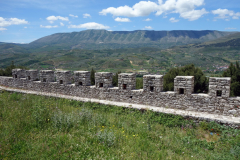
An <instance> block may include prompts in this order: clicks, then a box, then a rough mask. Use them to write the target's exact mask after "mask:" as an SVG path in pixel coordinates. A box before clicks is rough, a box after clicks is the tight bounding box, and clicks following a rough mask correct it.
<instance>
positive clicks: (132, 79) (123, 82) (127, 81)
mask: <svg viewBox="0 0 240 160" xmlns="http://www.w3.org/2000/svg"><path fill="white" fill-rule="evenodd" d="M118 88H119V89H120V90H132V89H136V74H135V73H120V74H118Z"/></svg>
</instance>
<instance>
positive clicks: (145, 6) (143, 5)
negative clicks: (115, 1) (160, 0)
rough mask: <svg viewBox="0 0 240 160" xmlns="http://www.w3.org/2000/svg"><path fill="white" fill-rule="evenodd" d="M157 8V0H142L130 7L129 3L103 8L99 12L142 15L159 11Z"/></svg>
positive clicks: (132, 15) (116, 14)
mask: <svg viewBox="0 0 240 160" xmlns="http://www.w3.org/2000/svg"><path fill="white" fill-rule="evenodd" d="M157 9H158V5H157V4H156V3H155V2H151V1H140V2H138V3H136V4H135V5H133V7H129V6H127V5H125V6H120V7H117V8H114V7H109V8H107V9H103V10H102V11H101V12H99V14H100V15H107V14H108V13H110V14H112V15H114V16H126V17H140V16H148V15H149V14H150V13H152V12H154V11H157Z"/></svg>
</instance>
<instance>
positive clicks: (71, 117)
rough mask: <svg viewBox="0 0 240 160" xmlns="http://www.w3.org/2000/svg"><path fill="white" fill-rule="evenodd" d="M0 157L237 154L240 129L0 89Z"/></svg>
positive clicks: (217, 156) (204, 156)
mask: <svg viewBox="0 0 240 160" xmlns="http://www.w3.org/2000/svg"><path fill="white" fill-rule="evenodd" d="M0 131H1V132H0V159H184V160H185V159H209V160H213V159H218V160H219V159H226V160H230V159H239V158H240V131H239V130H234V129H230V128H226V127H223V126H221V125H218V124H216V123H214V122H211V123H206V122H202V123H201V124H200V125H195V124H194V123H193V122H192V121H191V120H185V119H184V118H182V117H181V116H174V115H167V114H162V113H155V112H152V111H148V110H140V111H139V110H135V109H127V108H122V107H116V106H107V105H101V104H97V103H90V102H87V103H83V102H78V101H73V100H67V99H59V98H51V97H43V96H36V95H28V94H18V93H9V92H5V91H4V92H2V93H0Z"/></svg>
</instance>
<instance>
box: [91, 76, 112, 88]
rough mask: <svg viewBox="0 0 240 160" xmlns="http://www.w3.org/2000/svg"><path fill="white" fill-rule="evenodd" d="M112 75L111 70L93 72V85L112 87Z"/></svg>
mask: <svg viewBox="0 0 240 160" xmlns="http://www.w3.org/2000/svg"><path fill="white" fill-rule="evenodd" d="M112 77H113V74H112V73H111V72H97V73H95V86H96V88H109V87H112V86H113V85H112Z"/></svg>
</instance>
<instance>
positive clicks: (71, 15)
mask: <svg viewBox="0 0 240 160" xmlns="http://www.w3.org/2000/svg"><path fill="white" fill-rule="evenodd" d="M69 16H70V17H74V18H78V16H77V15H76V16H75V15H73V14H69Z"/></svg>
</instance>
